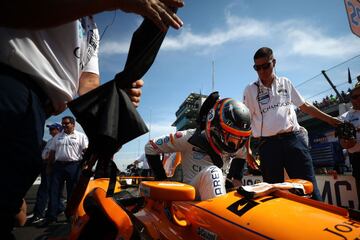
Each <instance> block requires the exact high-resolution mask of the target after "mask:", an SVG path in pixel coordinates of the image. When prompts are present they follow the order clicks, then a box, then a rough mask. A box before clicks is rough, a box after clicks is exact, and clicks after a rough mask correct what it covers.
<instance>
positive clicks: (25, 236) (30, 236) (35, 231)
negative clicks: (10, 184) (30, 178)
mask: <svg viewBox="0 0 360 240" xmlns="http://www.w3.org/2000/svg"><path fill="white" fill-rule="evenodd" d="M37 189H38V185H33V186H32V188H31V189H30V190H29V192H28V193H27V195H26V197H25V199H26V203H27V206H28V211H27V212H28V215H31V214H32V210H33V208H34V204H35V201H36V192H37ZM69 232H70V224H69V223H67V221H66V217H65V215H64V214H63V213H62V214H60V215H59V216H58V222H56V223H54V224H51V225H49V226H47V227H39V226H36V225H35V224H28V223H27V224H25V226H23V227H17V228H16V229H15V230H14V231H13V233H14V235H15V237H16V239H17V240H45V239H49V240H51V239H53V240H60V239H66V238H65V237H66V236H68V234H69Z"/></svg>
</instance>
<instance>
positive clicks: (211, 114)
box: [207, 108, 215, 122]
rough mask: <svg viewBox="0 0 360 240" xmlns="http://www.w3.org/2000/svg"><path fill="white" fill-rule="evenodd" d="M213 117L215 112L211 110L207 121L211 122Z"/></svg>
mask: <svg viewBox="0 0 360 240" xmlns="http://www.w3.org/2000/svg"><path fill="white" fill-rule="evenodd" d="M214 117H215V110H214V109H213V108H212V109H210V111H209V114H208V116H207V120H208V121H210V122H211V121H212V120H213V119H214Z"/></svg>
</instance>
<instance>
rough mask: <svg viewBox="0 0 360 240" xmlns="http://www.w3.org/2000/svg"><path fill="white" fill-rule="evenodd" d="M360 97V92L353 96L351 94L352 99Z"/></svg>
mask: <svg viewBox="0 0 360 240" xmlns="http://www.w3.org/2000/svg"><path fill="white" fill-rule="evenodd" d="M359 97H360V94H356V95H352V96H351V99H354V100H355V99H358V98H359Z"/></svg>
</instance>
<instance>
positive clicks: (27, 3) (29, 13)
mask: <svg viewBox="0 0 360 240" xmlns="http://www.w3.org/2000/svg"><path fill="white" fill-rule="evenodd" d="M182 6H184V2H183V0H76V1H73V0H51V1H49V0H36V1H35V0H12V1H2V2H1V8H0V26H2V27H12V28H28V29H41V28H48V27H54V26H59V25H61V24H65V23H67V22H71V21H74V20H76V19H79V18H81V17H84V16H90V15H94V14H96V13H100V12H103V11H110V10H115V9H121V10H123V11H125V12H131V13H136V14H139V15H142V16H145V17H147V18H149V19H150V20H152V21H153V22H154V23H155V24H156V25H157V26H158V27H159V28H160V29H162V30H164V31H165V30H166V29H167V27H166V26H167V25H169V26H171V27H173V28H176V29H178V28H180V27H181V26H182V24H183V23H182V21H181V19H180V18H179V17H178V16H177V15H176V14H175V13H173V12H172V11H171V10H170V8H171V7H182ZM29 19H31V21H29Z"/></svg>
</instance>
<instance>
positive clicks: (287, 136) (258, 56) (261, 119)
mask: <svg viewBox="0 0 360 240" xmlns="http://www.w3.org/2000/svg"><path fill="white" fill-rule="evenodd" d="M254 62H255V64H254V69H255V71H256V72H257V75H258V80H257V81H255V82H253V83H251V84H250V85H248V86H247V87H246V89H245V91H244V103H245V105H246V106H247V107H248V108H249V110H250V115H251V126H252V130H253V137H255V138H257V139H258V140H259V141H260V147H259V156H260V161H261V164H260V168H261V172H262V176H263V180H264V182H269V183H276V182H283V181H284V168H285V170H286V172H287V173H288V174H289V177H290V178H301V179H305V180H309V181H311V182H312V183H313V185H314V192H313V198H314V199H316V200H322V199H321V196H320V192H319V189H318V187H317V183H316V179H315V175H314V168H313V164H312V159H311V155H310V151H309V148H308V146H307V145H306V143H305V141H304V138H303V137H302V136H301V135H300V133H299V130H300V125H299V124H298V121H297V117H296V114H295V111H294V108H293V106H292V105H293V104H294V105H295V106H296V107H298V108H299V109H300V110H301V111H302V112H305V113H307V114H310V115H311V116H312V117H314V118H317V119H320V120H322V121H325V122H327V123H328V124H330V125H332V126H335V125H337V124H338V123H340V120H338V119H337V118H334V117H331V116H329V115H327V114H325V113H323V112H321V111H320V110H318V109H317V108H316V107H314V106H313V105H311V104H309V103H307V102H306V101H305V100H304V99H303V97H302V96H301V95H300V94H299V92H298V91H297V90H296V89H295V88H294V87H293V85H292V83H291V81H290V80H289V79H287V78H285V77H278V76H277V75H275V70H274V69H275V65H276V59H275V58H274V55H273V52H272V50H271V49H270V48H268V47H263V48H260V49H259V50H257V51H256V53H255V55H254ZM252 161H255V159H252Z"/></svg>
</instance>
